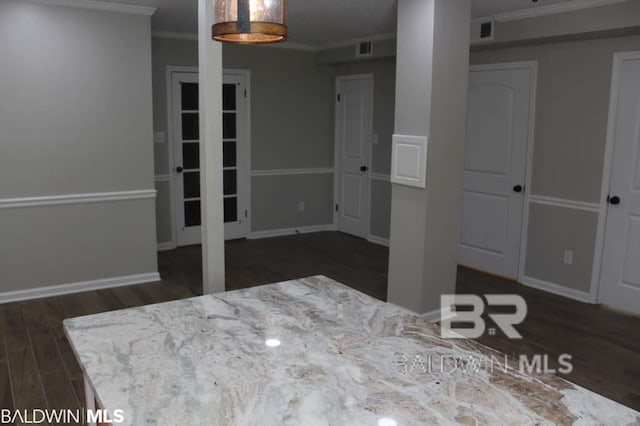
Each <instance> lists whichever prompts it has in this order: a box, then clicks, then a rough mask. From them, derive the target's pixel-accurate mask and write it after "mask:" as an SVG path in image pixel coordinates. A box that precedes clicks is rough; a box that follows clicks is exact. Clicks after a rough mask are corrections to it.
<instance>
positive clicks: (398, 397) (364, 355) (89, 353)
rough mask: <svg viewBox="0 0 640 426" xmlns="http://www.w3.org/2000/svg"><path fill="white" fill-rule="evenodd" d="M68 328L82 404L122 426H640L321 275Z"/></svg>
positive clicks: (583, 393)
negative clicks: (118, 415)
mask: <svg viewBox="0 0 640 426" xmlns="http://www.w3.org/2000/svg"><path fill="white" fill-rule="evenodd" d="M64 326H65V331H66V333H67V336H68V338H69V341H70V342H71V345H72V347H73V349H74V351H75V353H76V356H77V358H78V360H79V362H80V365H81V367H82V369H83V371H84V374H85V381H86V388H87V390H88V395H89V398H91V397H92V396H95V399H96V401H97V402H98V404H99V405H100V406H101V407H104V408H105V409H107V410H109V411H110V412H114V410H122V414H123V417H124V420H125V421H124V423H121V424H124V425H136V426H139V425H172V426H173V425H254V424H255V425H372V426H375V425H396V424H397V425H427V424H491V425H499V424H510V425H513V424H572V423H576V422H577V423H579V424H589V425H590V424H616V425H622V424H640V414H639V413H638V412H636V411H634V410H632V409H630V408H627V407H624V406H622V405H620V404H618V403H615V402H613V401H611V400H608V399H606V398H604V397H602V396H599V395H597V394H595V393H592V392H590V391H587V390H585V389H583V388H581V387H578V386H576V385H573V384H571V383H569V382H567V381H565V380H563V379H560V378H558V377H556V376H538V375H535V376H532V375H528V374H523V373H521V372H519V371H518V369H513V368H508V369H507V368H505V365H504V364H505V358H504V355H501V354H500V353H498V352H495V351H493V350H491V349H488V348H486V347H484V346H482V345H480V344H478V343H476V342H473V341H471V340H451V339H443V338H441V337H440V330H439V328H438V326H437V325H434V324H431V323H429V322H427V321H426V320H424V319H423V318H421V317H420V316H418V315H416V314H413V313H411V312H409V311H407V310H405V309H403V308H400V307H397V306H395V305H392V304H388V303H384V302H381V301H379V300H376V299H373V298H371V297H369V296H367V295H365V294H362V293H360V292H358V291H356V290H353V289H351V288H349V287H346V286H344V285H342V284H340V283H337V282H335V281H333V280H330V279H328V278H326V277H321V276H318V277H311V278H305V279H300V280H294V281H287V282H283V283H277V284H271V285H266V286H261V287H254V288H250V289H246V290H237V291H232V292H228V293H221V294H216V295H208V296H202V297H196V298H192V299H185V300H178V301H174V302H167V303H162V304H157V305H149V306H142V307H139V308H133V309H126V310H122V311H115V312H107V313H102V314H97V315H90V316H86V317H80V318H73V319H69V320H66V321H65V323H64ZM91 394H93V395H91Z"/></svg>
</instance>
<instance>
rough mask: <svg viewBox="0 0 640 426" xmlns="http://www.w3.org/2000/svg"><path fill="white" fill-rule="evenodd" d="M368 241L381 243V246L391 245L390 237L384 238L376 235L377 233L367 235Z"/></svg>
mask: <svg viewBox="0 0 640 426" xmlns="http://www.w3.org/2000/svg"><path fill="white" fill-rule="evenodd" d="M367 241H369V242H370V243H374V244H380V245H381V246H386V247H389V239H388V238H382V237H376V236H375V235H369V236H368V237H367Z"/></svg>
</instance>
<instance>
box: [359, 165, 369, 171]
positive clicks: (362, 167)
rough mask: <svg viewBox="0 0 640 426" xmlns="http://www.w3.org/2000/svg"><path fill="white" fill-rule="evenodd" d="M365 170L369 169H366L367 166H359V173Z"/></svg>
mask: <svg viewBox="0 0 640 426" xmlns="http://www.w3.org/2000/svg"><path fill="white" fill-rule="evenodd" d="M367 170H369V169H368V168H367V166H360V171H361V172H366V171H367Z"/></svg>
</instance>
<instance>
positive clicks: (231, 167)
mask: <svg viewBox="0 0 640 426" xmlns="http://www.w3.org/2000/svg"><path fill="white" fill-rule="evenodd" d="M237 105H238V103H237V85H236V83H225V84H223V85H222V110H223V112H222V167H223V180H222V182H223V184H222V186H223V193H224V222H225V223H230V222H237V221H238V111H237Z"/></svg>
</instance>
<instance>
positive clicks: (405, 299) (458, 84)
mask: <svg viewBox="0 0 640 426" xmlns="http://www.w3.org/2000/svg"><path fill="white" fill-rule="evenodd" d="M470 25H471V2H470V0H399V1H398V47H397V57H396V63H397V65H396V67H397V69H396V111H395V117H396V118H395V134H397V135H409V136H419V137H426V138H427V140H428V144H427V160H426V188H417V187H410V186H405V185H401V184H396V183H394V184H393V185H392V197H391V238H390V252H389V282H388V294H387V297H388V301H389V302H391V303H395V304H397V305H400V306H404V307H406V308H408V309H411V310H413V311H415V312H418V313H421V314H429V313H432V314H433V313H435V312H436V311H437V310H438V309H439V308H440V295H441V294H453V293H455V284H456V261H457V256H458V241H459V231H460V230H459V228H460V211H461V200H462V172H463V161H464V145H465V137H466V124H467V123H466V115H467V114H466V113H467V84H468V78H469V76H468V74H469V47H470V34H469V33H470ZM394 149H395V148H394ZM395 159H397V158H396V156H394V161H395Z"/></svg>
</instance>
